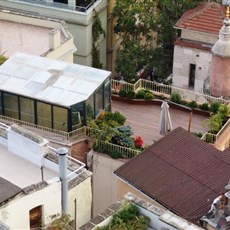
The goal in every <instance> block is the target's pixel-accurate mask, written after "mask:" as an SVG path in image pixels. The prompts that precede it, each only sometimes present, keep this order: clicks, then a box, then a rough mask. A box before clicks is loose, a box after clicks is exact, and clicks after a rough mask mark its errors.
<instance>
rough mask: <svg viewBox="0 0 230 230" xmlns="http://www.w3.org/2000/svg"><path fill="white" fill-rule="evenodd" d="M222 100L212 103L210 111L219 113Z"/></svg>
mask: <svg viewBox="0 0 230 230" xmlns="http://www.w3.org/2000/svg"><path fill="white" fill-rule="evenodd" d="M220 104H221V103H220V102H219V101H215V102H212V103H211V105H210V111H211V112H212V113H217V112H218V109H219V107H220Z"/></svg>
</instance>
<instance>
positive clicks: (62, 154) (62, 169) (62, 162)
mask: <svg viewBox="0 0 230 230" xmlns="http://www.w3.org/2000/svg"><path fill="white" fill-rule="evenodd" d="M67 153H68V149H66V148H59V149H57V154H58V158H59V177H60V180H61V206H62V215H65V214H67V212H68V205H67V203H68V199H67V194H68V182H67Z"/></svg>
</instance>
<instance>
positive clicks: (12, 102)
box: [3, 93, 19, 119]
mask: <svg viewBox="0 0 230 230" xmlns="http://www.w3.org/2000/svg"><path fill="white" fill-rule="evenodd" d="M3 95H4V112H5V116H7V117H12V118H16V119H19V112H18V97H17V96H15V95H12V94H9V93H4V94H3Z"/></svg>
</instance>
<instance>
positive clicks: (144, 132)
mask: <svg viewBox="0 0 230 230" xmlns="http://www.w3.org/2000/svg"><path fill="white" fill-rule="evenodd" d="M115 111H119V112H120V113H121V114H123V115H124V116H125V117H126V125H130V126H131V127H132V130H133V132H134V136H141V137H142V138H143V140H144V144H148V145H149V144H152V143H154V142H155V141H157V140H159V139H160V138H161V137H162V136H161V135H160V133H159V123H160V106H159V105H134V104H128V103H125V102H120V101H115V100H113V101H112V112H115ZM169 111H170V116H171V120H172V126H173V128H176V127H178V126H181V127H183V128H184V129H186V130H188V126H189V112H186V111H181V110H178V109H175V108H169ZM206 118H207V116H204V115H198V114H193V115H192V122H191V128H190V131H191V132H201V133H204V132H206V131H207V129H206V128H204V127H203V125H202V122H203V121H204V119H206Z"/></svg>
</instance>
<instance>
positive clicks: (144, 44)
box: [112, 0, 156, 82]
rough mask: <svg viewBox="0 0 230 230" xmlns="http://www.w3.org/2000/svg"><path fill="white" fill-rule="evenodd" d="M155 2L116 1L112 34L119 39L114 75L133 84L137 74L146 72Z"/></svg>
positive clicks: (148, 0) (151, 44) (152, 0)
mask: <svg viewBox="0 0 230 230" xmlns="http://www.w3.org/2000/svg"><path fill="white" fill-rule="evenodd" d="M155 3H156V1H155V0H145V1H143V0H139V1H137V0H116V5H115V7H114V9H113V13H112V15H113V17H115V18H116V19H117V21H116V25H115V26H114V31H115V33H117V34H118V35H119V36H120V38H121V39H122V43H121V50H120V52H119V55H118V57H117V59H116V71H117V72H118V73H119V74H120V75H122V76H123V78H124V80H126V81H128V82H132V81H136V75H137V72H138V71H139V70H140V69H141V68H143V67H144V66H145V68H149V67H148V65H149V63H150V62H149V61H147V62H146V60H147V59H148V58H149V54H151V53H152V50H153V48H154V47H153V40H154V36H153V31H154V29H155V28H156V21H155V20H154V17H153V15H154V10H155Z"/></svg>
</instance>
